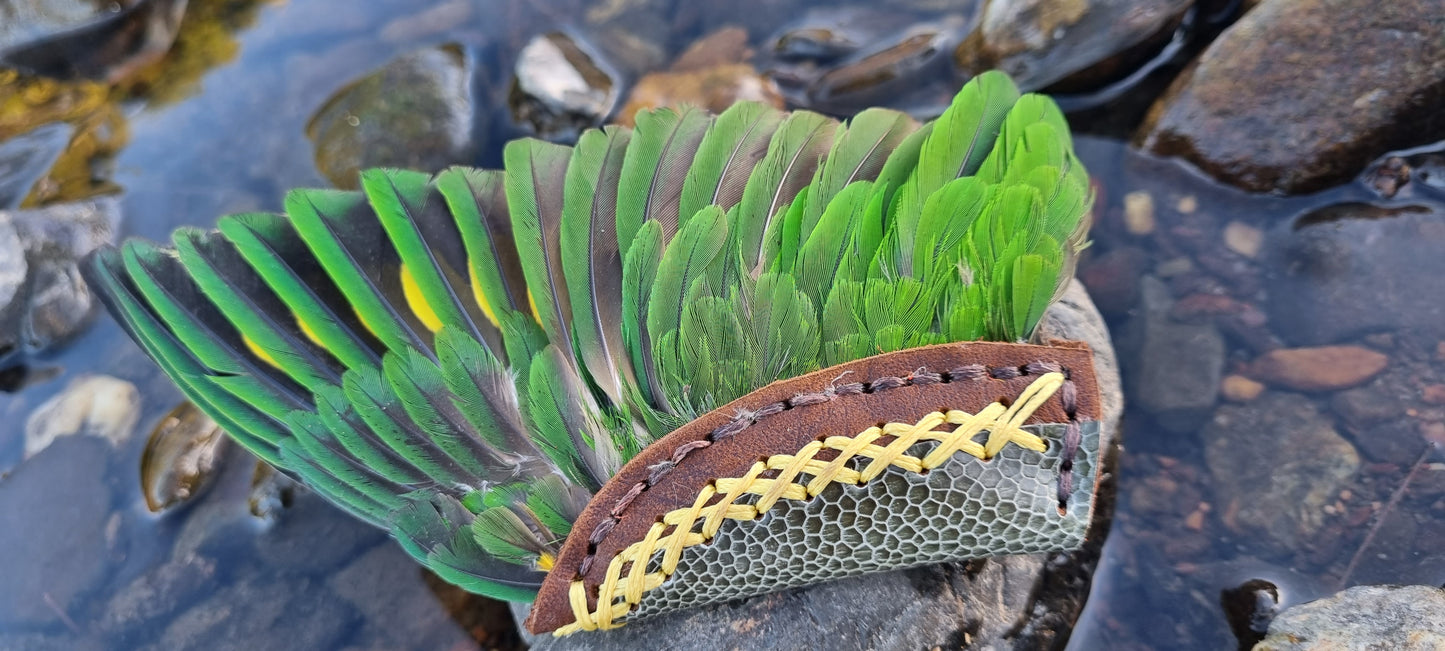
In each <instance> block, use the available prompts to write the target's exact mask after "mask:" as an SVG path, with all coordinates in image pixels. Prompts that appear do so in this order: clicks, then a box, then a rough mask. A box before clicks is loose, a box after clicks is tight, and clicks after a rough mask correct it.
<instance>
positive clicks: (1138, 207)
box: [1124, 190, 1155, 235]
mask: <svg viewBox="0 0 1445 651" xmlns="http://www.w3.org/2000/svg"><path fill="white" fill-rule="evenodd" d="M1154 227H1155V224H1154V197H1153V195H1150V194H1149V193H1148V192H1145V191H1143V190H1135V191H1133V192H1130V193H1129V194H1126V195H1124V229H1125V230H1127V231H1129V234H1130V235H1148V234H1150V233H1153V232H1154Z"/></svg>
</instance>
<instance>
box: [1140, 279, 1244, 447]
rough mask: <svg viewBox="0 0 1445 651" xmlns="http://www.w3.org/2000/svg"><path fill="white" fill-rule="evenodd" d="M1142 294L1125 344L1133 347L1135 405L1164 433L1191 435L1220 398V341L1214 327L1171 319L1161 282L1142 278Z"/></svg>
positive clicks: (1171, 304) (1171, 303) (1170, 302)
mask: <svg viewBox="0 0 1445 651" xmlns="http://www.w3.org/2000/svg"><path fill="white" fill-rule="evenodd" d="M1140 290H1141V292H1140V293H1141V297H1142V298H1141V301H1140V307H1139V313H1138V314H1136V315H1135V317H1134V319H1133V320H1132V321H1131V322H1130V324H1129V325H1128V326H1127V328H1128V330H1129V333H1130V334H1128V335H1126V336H1125V338H1124V340H1125V341H1132V342H1135V344H1134V345H1135V349H1134V350H1133V351H1132V352H1133V354H1132V356H1129V357H1130V359H1131V361H1132V368H1133V369H1134V372H1133V373H1132V374H1131V377H1132V379H1131V381H1130V386H1131V388H1132V389H1133V393H1132V396H1133V399H1134V404H1137V405H1139V406H1140V407H1141V408H1143V409H1144V410H1145V411H1148V412H1150V413H1152V414H1154V416H1155V417H1156V418H1157V419H1158V420H1159V424H1160V425H1163V426H1164V427H1166V428H1168V429H1171V430H1174V431H1190V430H1192V429H1194V428H1197V427H1198V426H1199V425H1200V424H1201V423H1202V422H1203V421H1204V420H1205V418H1207V417H1208V415H1209V411H1210V410H1211V409H1213V407H1214V403H1215V400H1216V398H1217V397H1218V395H1219V384H1220V380H1221V377H1222V375H1223V372H1224V337H1223V336H1221V335H1220V334H1219V329H1218V328H1217V327H1215V326H1214V324H1213V323H1208V322H1206V323H1179V322H1176V321H1175V320H1174V319H1173V318H1171V317H1170V312H1171V311H1172V310H1173V308H1174V300H1173V299H1172V298H1171V297H1170V295H1169V288H1168V287H1166V286H1164V283H1163V282H1161V281H1160V280H1159V279H1157V278H1154V277H1152V276H1146V277H1145V278H1144V280H1143V281H1142V283H1141V286H1140ZM1126 355H1128V353H1126Z"/></svg>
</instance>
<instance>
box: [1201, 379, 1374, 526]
mask: <svg viewBox="0 0 1445 651" xmlns="http://www.w3.org/2000/svg"><path fill="white" fill-rule="evenodd" d="M1200 434H1201V438H1202V439H1203V440H1204V442H1205V461H1206V463H1207V465H1208V467H1209V472H1210V474H1211V475H1213V477H1214V486H1215V490H1216V493H1217V495H1218V497H1219V501H1220V502H1221V503H1222V504H1225V505H1227V506H1226V507H1225V508H1226V510H1227V511H1232V512H1234V519H1235V521H1236V522H1237V523H1238V525H1239V526H1240V528H1241V529H1243V530H1245V531H1246V532H1248V533H1252V534H1256V535H1259V536H1261V537H1262V538H1263V541H1264V542H1265V543H1268V544H1270V545H1272V546H1275V547H1278V548H1280V549H1283V550H1298V549H1299V548H1300V546H1301V545H1302V544H1303V543H1304V542H1305V541H1307V540H1310V538H1311V536H1313V535H1314V534H1315V533H1316V532H1318V531H1319V530H1320V528H1321V526H1322V525H1323V520H1324V516H1325V512H1324V507H1325V505H1326V504H1329V503H1332V502H1333V501H1334V500H1335V497H1336V496H1337V495H1338V494H1339V492H1340V490H1342V489H1343V488H1345V487H1347V486H1348V482H1349V481H1350V480H1351V478H1352V477H1353V476H1354V474H1355V471H1356V470H1358V469H1359V467H1360V457H1359V454H1358V453H1356V452H1355V448H1354V446H1352V445H1350V443H1349V441H1346V440H1345V439H1344V438H1343V437H1341V436H1340V435H1339V433H1338V432H1336V431H1335V428H1334V425H1333V423H1332V422H1331V419H1330V418H1329V417H1327V416H1325V415H1322V414H1320V412H1319V410H1318V409H1316V407H1315V404H1314V403H1313V402H1312V401H1310V399H1309V398H1306V397H1304V396H1301V395H1298V394H1290V393H1269V394H1265V395H1264V396H1261V397H1260V398H1259V399H1257V400H1255V401H1253V402H1250V403H1249V404H1246V405H1224V406H1222V407H1220V408H1219V409H1218V410H1217V411H1216V412H1215V414H1214V418H1213V419H1212V420H1211V421H1210V422H1209V424H1208V425H1206V426H1205V427H1204V430H1203V431H1202V432H1201V433H1200Z"/></svg>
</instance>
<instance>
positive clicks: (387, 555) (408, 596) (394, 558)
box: [326, 544, 471, 649]
mask: <svg viewBox="0 0 1445 651" xmlns="http://www.w3.org/2000/svg"><path fill="white" fill-rule="evenodd" d="M422 573H423V570H422V569H421V568H420V567H418V566H417V564H416V561H415V560H413V559H412V558H411V557H410V556H407V555H406V552H404V551H402V550H401V547H399V546H397V545H393V544H383V545H377V546H376V547H374V548H373V549H372V550H371V551H368V552H366V553H364V554H362V555H361V556H360V557H359V558H357V559H356V560H355V561H352V562H351V563H350V564H348V565H347V566H346V567H343V568H341V569H340V570H338V571H337V572H336V573H335V574H332V575H331V576H330V577H329V578H327V579H326V585H327V586H328V587H329V588H331V591H332V592H333V593H335V594H336V595H337V596H338V597H340V598H341V599H342V600H344V601H346V602H347V603H349V604H351V605H352V606H353V607H354V608H356V610H357V611H358V612H360V613H361V615H362V616H363V617H364V618H365V622H364V623H363V624H362V627H361V628H362V630H361V637H362V638H363V639H367V640H372V641H373V643H374V644H378V645H380V646H382V647H384V648H393V649H458V648H471V646H470V643H471V638H470V637H469V636H468V635H467V633H466V631H464V630H462V629H461V628H460V627H459V626H458V625H457V624H456V623H455V622H453V621H452V620H451V619H450V618H449V617H448V615H447V611H446V610H445V609H443V608H442V607H441V605H440V604H439V603H437V598H436V597H435V596H433V595H432V593H431V590H430V589H429V588H428V587H427V585H426V582H425V581H424V580H422Z"/></svg>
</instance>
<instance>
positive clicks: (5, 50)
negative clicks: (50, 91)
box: [0, 0, 187, 82]
mask: <svg viewBox="0 0 1445 651" xmlns="http://www.w3.org/2000/svg"><path fill="white" fill-rule="evenodd" d="M39 4H40V5H50V6H47V7H44V8H40V7H38V5H36V4H35V3H34V2H33V0H22V2H21V3H20V5H22V6H21V7H20V8H19V11H20V13H21V14H22V16H21V18H22V20H21V21H19V22H20V29H19V30H16V31H18V32H20V37H19V38H14V39H11V40H12V41H14V42H12V43H11V44H9V45H8V46H6V44H5V43H4V37H5V31H6V30H5V28H4V27H3V26H0V64H4V65H6V66H8V67H12V68H19V69H21V70H25V71H27V72H31V73H34V74H39V75H44V76H47V77H55V78H61V79H72V78H85V79H96V80H102V81H109V82H115V81H119V80H121V79H123V78H125V77H126V76H128V75H129V74H130V73H131V72H133V71H135V70H136V69H138V68H140V67H142V66H144V65H145V64H147V63H150V62H152V61H155V60H156V59H157V58H159V57H160V56H161V55H164V54H165V53H166V51H167V50H168V49H170V47H171V43H173V42H174V41H175V38H176V33H177V31H178V30H179V29H180V26H181V18H182V17H183V16H184V15H185V13H186V5H187V0H131V1H130V2H126V3H124V4H121V3H114V2H112V3H97V2H70V1H64V2H43V3H39ZM23 5H31V9H30V13H31V17H32V18H38V19H39V20H40V21H41V23H42V24H40V25H34V24H33V22H32V25H31V26H30V29H27V28H26V25H25V23H26V21H24V20H23V18H24V17H25V14H26V13H27V9H26V8H25V7H24V6H23ZM87 5H88V6H89V12H90V13H89V15H87V14H86V13H85V11H84V10H83V9H81V10H80V11H77V9H80V7H82V6H87ZM12 6H13V5H12ZM56 7H60V8H63V9H61V11H60V12H56V11H55V8H56ZM37 9H38V10H37ZM12 11H14V9H12ZM4 13H5V12H4V10H3V9H0V17H3V14H4ZM57 13H60V14H63V15H57ZM47 19H48V20H47ZM0 22H5V21H0ZM46 23H49V24H46ZM57 23H59V24H57ZM25 32H29V34H28V36H30V37H31V38H32V39H33V40H30V39H26V34H25Z"/></svg>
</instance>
